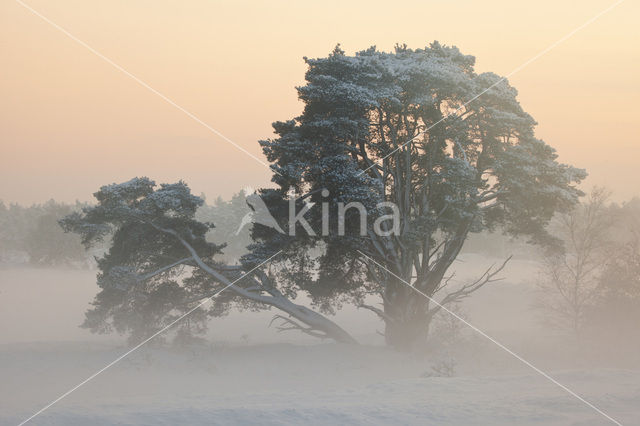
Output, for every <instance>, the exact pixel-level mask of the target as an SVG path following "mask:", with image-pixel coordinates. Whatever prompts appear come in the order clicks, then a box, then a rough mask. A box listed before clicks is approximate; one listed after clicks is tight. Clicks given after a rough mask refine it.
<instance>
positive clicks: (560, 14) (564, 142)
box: [0, 0, 640, 204]
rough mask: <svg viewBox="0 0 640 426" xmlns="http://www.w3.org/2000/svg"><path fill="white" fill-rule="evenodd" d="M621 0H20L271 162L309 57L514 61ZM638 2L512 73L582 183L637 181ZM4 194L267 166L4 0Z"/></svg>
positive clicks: (220, 179) (67, 196) (618, 186)
mask: <svg viewBox="0 0 640 426" xmlns="http://www.w3.org/2000/svg"><path fill="white" fill-rule="evenodd" d="M614 1H615V0H588V1H579V2H578V1H557V0H555V1H547V0H543V1H535V2H526V3H525V2H520V1H507V0H504V1H503V0H500V1H498V0H495V1H482V2H479V1H478V2H474V1H466V0H461V1H455V0H450V1H445V0H437V1H424V0H423V1H415V2H414V1H405V2H392V1H386V2H377V1H351V2H347V1H319V2H310V1H308V2H307V1H304V2H303V1H268V2H266V1H265V2H258V1H255V2H249V1H204V0H196V1H181V2H178V1H159V0H153V1H151V0H149V1H124V0H111V1H108V2H105V1H93V0H91V1H88V0H77V1H76V0H72V1H69V0H64V1H56V2H49V1H44V0H25V3H27V4H29V5H30V6H31V7H33V8H34V9H35V10H37V11H38V12H39V13H41V14H43V15H44V16H46V17H47V18H49V19H50V20H51V21H53V22H55V23H56V24H58V25H60V26H61V27H64V28H65V29H66V30H68V31H69V32H70V33H72V34H73V35H75V36H76V37H77V38H78V39H80V40H82V41H83V42H85V43H87V44H88V45H90V46H91V47H93V48H94V49H96V50H97V51H99V52H101V53H102V54H104V55H105V56H107V57H109V58H111V59H112V60H113V61H114V62H116V63H117V64H119V65H120V66H122V67H123V68H125V69H126V70H127V71H129V72H130V73H132V74H134V75H136V76H137V77H139V78H140V79H141V80H143V81H144V82H145V83H147V84H148V85H150V86H151V87H153V88H155V89H156V90H158V91H159V92H161V93H163V94H164V95H166V96H167V97H169V98H171V99H172V100H173V101H175V102H176V103H177V104H178V105H180V106H181V107H183V108H185V109H187V110H189V111H190V112H192V113H193V114H195V115H196V116H197V117H199V118H200V119H201V120H202V121H204V122H206V123H207V124H209V125H210V126H212V127H213V128H215V129H217V130H218V131H220V132H221V133H223V134H224V135H226V136H227V137H228V138H230V139H232V140H233V141H235V142H236V143H237V144H238V145H240V146H241V147H243V148H244V149H246V150H247V151H249V152H250V153H252V154H253V155H255V156H257V157H259V158H261V159H263V157H262V154H261V152H260V149H259V146H258V144H257V141H258V140H259V139H263V138H267V137H270V136H271V122H273V121H275V120H283V119H288V118H292V117H294V116H295V115H297V114H298V113H299V112H300V110H301V104H300V102H299V101H298V100H297V95H296V92H295V86H296V85H300V84H302V82H303V77H304V72H305V64H304V62H303V59H302V58H303V56H309V57H315V56H325V55H326V54H327V53H329V52H330V51H331V50H332V49H333V47H334V46H335V45H336V43H341V44H342V47H343V48H344V49H345V50H346V51H347V53H350V54H351V53H354V52H355V51H358V50H362V49H365V48H367V47H369V46H371V45H376V46H378V48H379V49H382V50H390V49H392V48H393V46H394V44H396V43H407V44H408V45H409V46H410V47H423V46H425V45H427V44H428V43H430V42H432V41H433V40H438V41H440V42H441V43H443V44H448V45H455V46H458V47H459V48H460V49H461V50H462V52H464V53H467V54H472V55H475V56H476V58H477V66H476V70H477V71H493V72H495V73H498V74H501V75H506V74H508V73H510V72H511V71H512V70H513V69H515V68H516V67H518V66H519V65H521V64H522V63H524V62H526V61H527V60H529V59H531V58H532V57H534V56H535V55H536V54H538V53H539V52H540V51H542V50H544V49H545V48H547V47H548V46H550V45H551V44H553V43H554V42H556V41H557V40H559V39H561V38H562V37H564V36H566V35H567V34H569V33H570V32H571V31H572V30H573V29H575V28H576V27H579V26H580V25H582V24H583V23H585V22H586V21H588V20H589V19H591V18H592V17H594V16H595V15H597V14H598V13H599V12H601V11H602V10H604V9H605V8H607V7H608V6H610V5H611V4H613V3H614ZM639 20H640V3H639V2H637V1H634V0H627V1H625V2H623V3H622V4H620V5H619V6H617V7H616V8H615V9H613V10H611V11H610V12H609V13H607V14H605V15H603V16H602V17H600V18H598V19H597V20H595V21H594V22H593V23H592V24H590V25H589V26H587V27H586V28H584V29H582V30H581V31H579V32H577V33H576V34H575V35H573V36H572V37H570V38H569V39H568V40H566V41H565V42H564V43H562V44H561V45H559V46H558V47H556V48H554V49H553V50H551V51H550V52H548V53H547V54H545V55H543V56H542V57H540V58H539V59H537V60H536V61H535V62H533V63H531V64H529V65H528V66H526V67H524V68H523V69H522V70H521V71H519V72H518V73H517V74H515V75H514V76H512V77H511V78H510V79H509V81H510V82H511V84H513V85H514V86H515V87H516V88H517V89H518V90H519V93H520V95H519V99H520V102H521V104H522V106H523V107H524V109H525V110H526V111H527V112H529V113H530V114H531V115H533V117H534V118H535V119H536V120H537V121H538V122H539V125H538V127H537V134H538V136H540V137H542V138H543V139H545V140H546V141H547V142H548V143H549V144H551V145H552V146H554V147H555V148H557V150H558V152H559V154H560V158H561V160H562V161H564V162H569V163H571V164H573V165H575V166H578V167H583V168H586V169H587V170H588V172H589V173H590V178H589V180H588V181H587V182H586V183H585V188H588V187H589V186H591V185H595V184H597V185H606V186H608V187H610V188H611V189H612V190H613V191H614V194H615V198H617V199H626V198H629V197H631V196H633V195H640V189H639V186H638V185H639V183H638V182H639V179H638V177H639V176H640V173H639V171H638V164H639V162H640V139H639V138H638V133H637V131H636V129H637V126H638V113H639V105H640V30H639V25H638V21H639ZM0 58H1V65H0V144H1V145H0V199H2V200H4V201H5V203H6V202H20V203H27V204H29V203H34V202H43V201H46V200H48V199H50V198H55V199H56V200H61V201H74V200H76V199H79V200H83V201H87V200H90V199H91V194H92V193H93V192H94V191H96V190H97V188H98V187H99V186H100V185H103V184H106V183H111V182H120V181H123V180H127V179H129V178H131V177H133V176H143V175H144V176H149V177H151V178H153V179H156V180H157V181H159V182H169V181H176V180H179V179H184V180H185V181H186V182H188V183H189V184H190V185H191V187H192V188H193V190H194V192H196V193H201V192H204V193H205V194H206V195H207V196H208V197H209V198H214V197H216V196H218V195H222V196H223V197H228V196H229V195H231V194H232V193H233V192H237V191H238V190H240V189H241V188H243V187H246V186H252V187H259V186H264V185H267V184H268V183H269V178H270V174H269V171H268V169H267V168H265V167H264V166H263V165H261V164H260V163H259V162H257V161H255V160H254V159H252V158H251V157H250V156H248V155H246V154H245V153H243V152H241V151H240V150H238V149H236V148H235V147H233V146H231V145H230V144H228V143H227V142H225V141H224V140H223V139H221V138H220V137H219V136H217V135H215V134H213V133H212V132H210V131H209V130H207V129H206V128H205V127H203V126H202V125H201V124H199V123H197V122H195V121H194V120H193V119H191V118H189V117H188V116H186V115H185V114H184V113H183V112H181V111H179V110H178V109H176V108H175V107H174V106H171V105H169V104H168V103H167V102H165V101H164V100H163V99H161V98H160V97H158V96H157V95H156V94H154V93H152V92H150V91H149V90H148V89H146V88H144V87H142V86H141V85H140V84H138V83H137V82H135V81H134V80H133V79H131V78H130V77H128V76H126V75H125V74H123V73H122V72H120V71H118V70H117V69H116V68H114V67H113V66H111V65H109V64H108V63H106V62H105V61H104V60H102V59H100V58H99V57H98V56H96V55H95V54H93V53H91V52H90V51H89V50H87V49H86V48H84V47H82V46H81V45H79V44H78V43H76V42H74V41H73V40H71V39H70V38H69V37H67V36H66V35H65V34H63V33H62V32H60V31H59V30H57V29H55V28H54V27H52V26H51V25H50V24H48V23H46V22H45V21H43V20H42V19H41V18H39V17H37V16H35V15H34V14H33V13H32V12H30V11H28V10H27V9H25V8H24V7H23V6H21V5H20V4H19V3H18V2H16V1H14V0H4V1H2V2H0Z"/></svg>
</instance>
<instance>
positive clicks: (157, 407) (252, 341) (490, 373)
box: [0, 256, 640, 425]
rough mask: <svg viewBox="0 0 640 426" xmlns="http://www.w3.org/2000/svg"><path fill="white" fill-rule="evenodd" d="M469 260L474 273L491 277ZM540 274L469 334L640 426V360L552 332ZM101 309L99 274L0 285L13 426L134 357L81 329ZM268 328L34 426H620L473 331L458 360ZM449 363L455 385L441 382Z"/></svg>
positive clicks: (74, 399) (114, 341) (516, 276)
mask: <svg viewBox="0 0 640 426" xmlns="http://www.w3.org/2000/svg"><path fill="white" fill-rule="evenodd" d="M463 260H464V262H461V264H460V267H461V269H463V270H473V271H479V270H480V269H482V266H483V265H484V264H485V263H486V259H481V258H474V257H469V256H467V257H466V258H465V259H463ZM534 270H535V268H534V267H533V265H531V264H530V263H529V262H524V261H519V262H514V264H513V265H512V267H511V268H510V269H509V270H508V271H507V272H506V275H507V278H508V279H507V280H505V281H502V282H500V283H495V284H493V285H492V287H491V288H489V287H487V288H485V289H483V290H482V291H481V292H480V293H478V295H477V296H474V297H472V298H471V299H469V301H468V303H467V304H466V305H464V306H463V309H464V312H465V315H466V316H467V318H468V319H469V321H470V322H472V323H474V324H475V325H477V326H478V327H480V328H482V329H483V330H485V331H487V332H489V333H490V334H491V335H493V336H495V337H496V338H498V339H499V340H500V341H502V342H503V343H505V344H507V345H508V346H509V347H511V348H512V349H513V350H515V351H516V352H518V353H519V354H521V355H522V356H524V357H525V358H526V359H528V360H529V361H531V362H532V363H534V364H535V365H537V366H538V367H540V368H541V369H543V370H545V371H547V372H548V373H550V374H551V375H552V376H553V377H554V378H556V379H557V380H558V381H559V382H561V383H562V384H564V385H566V386H567V387H569V388H571V389H572V390H574V391H575V392H577V393H578V394H580V395H582V396H583V397H584V398H585V399H586V400H588V401H589V402H591V403H593V404H594V405H596V406H597V407H599V408H600V409H602V410H603V411H604V412H605V413H607V414H608V415H610V416H611V417H613V418H615V419H616V420H618V421H619V422H620V423H622V424H625V425H638V424H640V369H639V368H638V365H640V362H639V358H638V354H639V353H638V352H637V351H634V350H632V349H629V348H611V347H607V348H601V349H602V350H594V349H592V348H585V347H582V348H581V349H578V348H576V347H572V346H568V345H566V339H563V338H561V337H560V336H557V335H556V336H554V335H553V334H552V333H546V334H545V333H543V332H541V328H540V327H539V325H538V323H537V322H536V321H535V317H534V316H533V313H532V312H531V309H530V305H531V298H532V291H531V285H530V280H531V279H533V274H534ZM461 279H464V277H463V276H462V277H461ZM94 294H95V284H94V273H93V272H90V271H56V270H32V269H5V270H0V377H1V379H2V380H1V381H0V424H2V425H5V424H6V425H17V424H19V423H20V422H21V421H23V420H24V419H26V418H27V417H29V416H30V415H31V414H33V413H35V412H36V411H38V410H39V409H40V408H42V407H44V406H45V405H46V404H48V403H49V402H51V401H52V400H53V399H55V398H57V397H58V396H60V395H61V394H62V393H64V392H66V391H67V390H69V389H70V388H72V387H73V386H75V385H76V384H78V383H79V382H81V381H82V380H84V379H85V378H87V377H88V376H90V375H91V374H93V373H94V372H96V371H97V370H99V369H100V368H102V367H104V366H105V365H106V364H108V363H109V362H111V361H113V360H114V359H115V358H117V357H118V356H119V355H120V354H122V353H124V352H126V350H127V347H126V346H125V345H124V342H123V340H122V339H120V338H118V337H117V336H93V335H90V334H89V333H88V332H86V331H85V330H82V329H79V328H78V327H77V325H78V324H79V323H80V322H81V321H82V316H83V312H84V310H85V309H86V307H87V304H88V303H89V301H90V300H91V298H92V297H93V295H94ZM271 315H272V313H269V312H262V313H235V314H232V315H231V316H230V317H227V318H224V319H221V320H216V321H213V322H212V323H211V324H210V327H211V331H210V333H209V335H208V338H207V341H206V342H205V343H201V344H196V345H193V346H190V347H188V348H180V349H178V348H172V347H151V346H149V347H144V348H142V349H140V350H139V351H137V352H135V353H133V354H132V355H131V356H129V357H127V358H125V359H124V360H123V361H121V362H120V363H118V364H116V365H114V366H113V367H111V368H110V369H108V370H106V371H105V372H104V373H102V374H100V375H99V376H97V377H96V378H95V379H94V380H92V381H91V382H89V383H87V384H86V385H85V386H83V387H81V388H79V389H78V390H77V391H75V392H74V393H72V394H70V395H69V396H68V397H66V398H64V399H63V400H61V401H60V402H59V403H57V404H56V405H54V406H53V407H51V408H50V409H48V410H46V411H45V412H44V413H42V414H41V415H39V416H38V417H36V418H35V419H33V420H32V422H31V423H30V424H34V425H87V424H92V425H112V424H121V425H187V424H196V425H199V424H202V425H205V424H206V425H211V424H216V425H217V424H220V425H228V424H231V425H234V424H254V425H271V424H273V425H279V424H290V425H301V424H311V425H314V424H327V425H328V424H332V425H342V424H420V425H425V424H434V425H606V424H613V423H612V422H610V421H608V420H607V419H606V418H605V417H603V416H602V415H601V414H598V413H597V412H596V411H594V410H593V409H592V408H590V407H588V406H586V405H585V404H584V403H582V402H580V401H579V400H577V399H576V398H574V397H573V396H571V395H569V394H567V393H566V392H565V391H564V390H562V389H560V388H559V387H558V386H556V385H554V384H553V383H551V382H550V381H548V380H547V379H545V378H544V377H542V376H540V375H538V374H537V373H535V372H533V371H532V370H530V369H528V368H527V367H526V366H524V365H522V363H520V362H519V361H517V360H515V359H514V358H513V357H511V356H510V355H508V354H507V353H505V352H504V351H503V350H501V349H500V348H498V347H496V346H495V345H494V344H493V343H491V342H489V341H488V340H486V339H484V338H482V337H480V336H478V335H475V334H474V333H473V332H470V331H468V330H467V331H466V332H463V335H462V337H461V339H460V340H459V341H458V342H457V343H456V344H455V345H453V346H451V347H450V348H449V350H448V351H447V352H446V353H443V352H432V353H427V354H423V355H420V356H418V355H407V354H402V353H397V352H394V351H393V350H390V349H387V348H385V347H384V346H382V344H381V343H382V341H381V337H380V336H378V335H377V334H376V333H375V330H376V328H380V324H379V323H378V322H377V320H376V319H375V318H374V317H373V316H372V315H371V313H370V312H366V311H358V310H348V311H345V312H341V313H340V314H339V315H338V316H337V319H336V320H337V321H338V322H339V323H340V324H343V325H344V326H345V328H347V329H349V331H351V332H352V333H353V334H354V335H355V336H356V337H357V338H358V340H359V341H361V342H362V343H363V345H360V346H349V345H337V344H333V343H329V342H319V341H317V340H313V339H310V338H308V339H307V338H303V337H301V336H298V335H295V334H277V333H276V332H275V331H274V330H273V329H270V328H267V324H268V319H269V318H270V317H271ZM442 362H449V363H451V365H453V366H454V368H453V369H454V371H455V372H454V374H453V376H452V377H447V375H446V374H445V375H443V374H440V373H438V372H437V371H441V370H440V369H438V366H439V365H440V364H441V363H442Z"/></svg>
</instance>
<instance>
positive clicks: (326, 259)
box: [253, 42, 586, 348]
mask: <svg viewBox="0 0 640 426" xmlns="http://www.w3.org/2000/svg"><path fill="white" fill-rule="evenodd" d="M305 60H306V63H307V65H308V71H307V73H306V84H305V85H304V86H302V87H299V88H298V94H299V97H300V99H301V100H302V101H303V102H304V111H303V112H302V114H301V115H300V116H298V117H296V118H294V119H292V120H289V121H284V122H276V123H274V125H273V127H274V130H275V133H276V137H275V138H273V139H269V140H265V141H262V142H261V144H262V146H263V151H264V153H265V155H266V156H267V158H268V159H269V161H271V162H272V168H273V170H274V171H275V173H274V175H273V178H272V180H273V182H275V183H276V184H277V186H278V187H277V188H276V189H268V190H263V191H262V195H263V197H264V199H265V200H266V201H267V203H268V205H269V206H270V209H271V212H272V214H273V215H274V216H275V217H276V218H279V220H280V224H281V226H283V229H286V230H287V232H286V233H285V235H283V234H278V233H277V232H275V231H274V230H273V229H268V228H265V227H260V226H256V227H254V238H255V239H256V240H257V241H258V244H256V246H254V253H253V254H254V256H255V255H260V253H262V257H264V256H265V255H266V254H268V253H270V252H272V251H273V250H275V249H276V248H277V249H283V250H285V256H284V257H285V258H287V259H289V262H291V263H293V264H295V265H297V273H296V274H294V275H291V276H290V277H288V279H289V282H290V283H291V285H294V284H295V285H298V286H302V287H303V288H304V289H306V290H307V291H309V292H310V294H311V295H312V296H313V298H314V303H316V304H317V305H319V306H320V307H321V308H323V309H325V310H331V309H333V308H335V307H336V306H338V305H339V304H340V303H342V302H343V301H345V300H350V301H352V302H355V303H357V304H360V305H363V306H365V307H368V308H369V309H371V310H373V311H374V312H376V313H377V314H378V315H379V316H380V318H381V319H382V320H383V321H384V322H385V325H386V327H385V337H386V340H387V342H388V344H390V345H393V346H396V347H398V348H410V347H412V346H413V345H414V344H416V343H419V342H424V341H425V339H426V336H427V332H428V326H429V322H430V320H431V318H432V317H433V315H434V314H435V313H436V312H437V311H438V309H439V307H438V306H437V305H436V306H434V305H433V304H432V303H430V302H429V300H428V299H427V298H424V297H422V296H420V295H419V294H417V293H416V292H415V291H414V290H413V289H411V288H409V287H408V286H407V285H406V284H405V282H403V281H406V282H409V283H411V284H412V285H413V286H414V287H415V288H416V289H418V290H420V291H421V292H423V293H425V294H427V295H428V296H430V297H432V296H434V297H435V296H438V297H440V299H441V300H442V301H443V303H449V302H453V301H457V300H459V299H461V298H463V297H466V296H468V295H469V294H471V293H472V292H473V291H475V290H477V289H478V288H480V287H481V286H482V285H484V284H485V283H486V282H489V281H491V277H492V276H493V274H495V273H496V272H497V271H496V270H495V269H494V270H491V271H488V272H487V273H486V274H485V275H483V277H482V278H481V279H479V280H478V281H476V282H475V283H470V284H468V285H466V286H463V287H461V288H457V289H455V290H445V289H446V288H447V286H446V283H447V280H446V279H445V275H446V273H447V271H448V270H449V268H450V266H451V265H452V263H453V262H454V260H455V259H456V257H457V256H458V254H459V253H460V250H461V248H462V246H463V244H464V242H465V240H466V238H467V237H468V235H469V233H471V232H478V231H481V230H484V229H494V228H496V227H501V228H502V229H503V230H504V232H506V233H508V234H511V235H525V236H528V237H529V238H530V240H531V241H533V242H548V241H551V240H552V237H551V236H550V235H549V234H548V233H547V232H546V231H545V225H546V224H547V223H548V221H549V219H550V218H551V217H552V215H553V214H554V213H555V212H557V211H566V210H568V209H570V208H571V207H572V206H573V205H574V204H575V203H576V202H577V200H578V197H579V196H580V195H581V192H580V191H579V190H578V189H576V187H575V185H576V184H577V183H578V182H579V181H580V180H581V179H583V178H584V177H585V175H586V173H585V172H584V171H583V170H579V169H575V168H573V167H570V166H567V165H563V164H559V163H558V162H557V161H556V158H557V156H556V153H555V151H554V149H553V148H551V147H550V146H548V145H547V144H546V143H544V142H543V141H542V140H540V139H537V138H536V137H535V136H534V125H535V124H536V123H535V121H534V120H533V118H531V116H530V115H529V114H527V113H526V112H524V111H523V110H522V108H521V107H520V105H519V103H518V101H517V99H516V94H517V92H516V90H515V89H514V88H513V87H511V86H510V85H509V84H508V83H507V82H506V81H502V80H501V79H500V77H499V76H497V75H495V74H493V73H482V74H476V73H475V72H474V69H473V66H474V62H475V59H474V57H472V56H468V55H463V54H462V53H460V51H459V50H458V49H457V48H455V47H446V46H443V45H441V44H439V43H437V42H434V43H433V44H431V45H430V46H428V47H426V48H424V49H415V50H412V49H409V48H407V47H406V46H397V47H396V49H395V51H394V52H391V53H386V52H379V51H377V50H376V49H375V47H372V48H370V49H368V50H365V51H362V52H359V53H357V54H356V55H355V56H349V55H346V54H345V52H344V51H342V50H341V49H340V48H339V47H336V49H335V50H334V51H333V52H332V53H331V54H330V55H329V56H328V57H326V58H318V59H306V58H305ZM487 89H488V90H487ZM485 90H486V92H485ZM479 94H481V95H480V96H478V95H479ZM469 100H472V101H470V102H469ZM291 188H293V189H294V190H295V192H296V194H298V195H296V197H297V201H296V204H297V210H296V212H297V213H299V211H300V209H302V208H305V209H307V210H306V213H305V216H304V217H305V218H306V220H307V222H308V224H309V226H306V224H304V223H302V222H295V223H294V222H288V217H289V209H288V208H287V203H288V201H289V200H290V199H292V195H291V192H290V189H291ZM323 190H324V191H323ZM309 202H311V203H313V204H311V203H309ZM349 202H358V203H361V205H362V206H364V209H365V210H366V212H367V224H366V230H365V232H364V235H361V234H362V233H361V228H360V226H359V218H360V216H362V215H363V213H362V212H361V211H360V212H359V211H358V210H357V209H356V208H351V209H348V210H347V211H344V206H343V209H342V214H340V213H341V212H340V203H349ZM382 202H387V203H392V204H391V205H393V206H395V208H397V212H398V214H399V223H396V224H395V225H396V226H393V225H394V224H393V223H391V221H389V220H386V221H382V219H384V218H383V216H384V215H388V214H389V213H390V212H392V211H393V209H392V208H391V207H389V206H390V205H381V204H380V203H382ZM323 204H324V205H323ZM323 209H326V210H325V212H329V215H328V216H329V218H330V220H329V221H328V223H326V221H325V223H324V225H323V221H322V217H323ZM325 216H327V215H326V214H325ZM341 216H342V217H344V222H345V224H344V228H341V226H340V220H339V219H340V217H341ZM288 225H291V226H289V227H287V226H288ZM292 226H295V227H296V229H293V230H292V229H291V227H292ZM323 226H324V228H323ZM309 229H311V230H312V231H313V232H309ZM321 229H323V230H325V231H327V232H325V233H322V232H321ZM292 231H296V232H292ZM341 231H344V232H341ZM291 234H295V236H292V235H291ZM322 234H325V235H322ZM363 253H364V254H365V255H366V257H365V256H363ZM368 258H372V259H374V260H375V262H377V263H379V264H381V265H383V266H384V268H379V267H377V266H375V264H373V263H372V262H370V261H369V260H368ZM313 271H315V272H313ZM387 271H390V272H391V273H389V272H387ZM281 278H282V279H283V281H282V285H286V284H285V281H286V279H287V277H281ZM370 294H377V295H379V296H380V299H381V303H382V308H381V309H380V308H378V307H376V306H366V305H364V304H363V301H364V298H365V297H366V296H367V295H370Z"/></svg>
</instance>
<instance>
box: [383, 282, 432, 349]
mask: <svg viewBox="0 0 640 426" xmlns="http://www.w3.org/2000/svg"><path fill="white" fill-rule="evenodd" d="M400 285H401V286H402V287H396V288H395V290H394V291H391V292H389V293H388V295H387V296H386V297H385V303H384V313H385V315H386V316H387V317H388V319H387V320H386V321H385V333H384V335H385V342H386V343H387V345H389V346H391V347H393V348H395V349H397V350H400V351H404V352H408V351H412V350H415V349H418V348H420V347H423V346H424V345H426V343H427V337H428V335H429V325H430V322H431V315H429V313H428V312H429V300H428V299H426V298H424V297H422V296H420V295H418V294H416V293H415V292H414V290H412V289H411V288H409V287H407V286H406V285H404V284H400Z"/></svg>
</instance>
